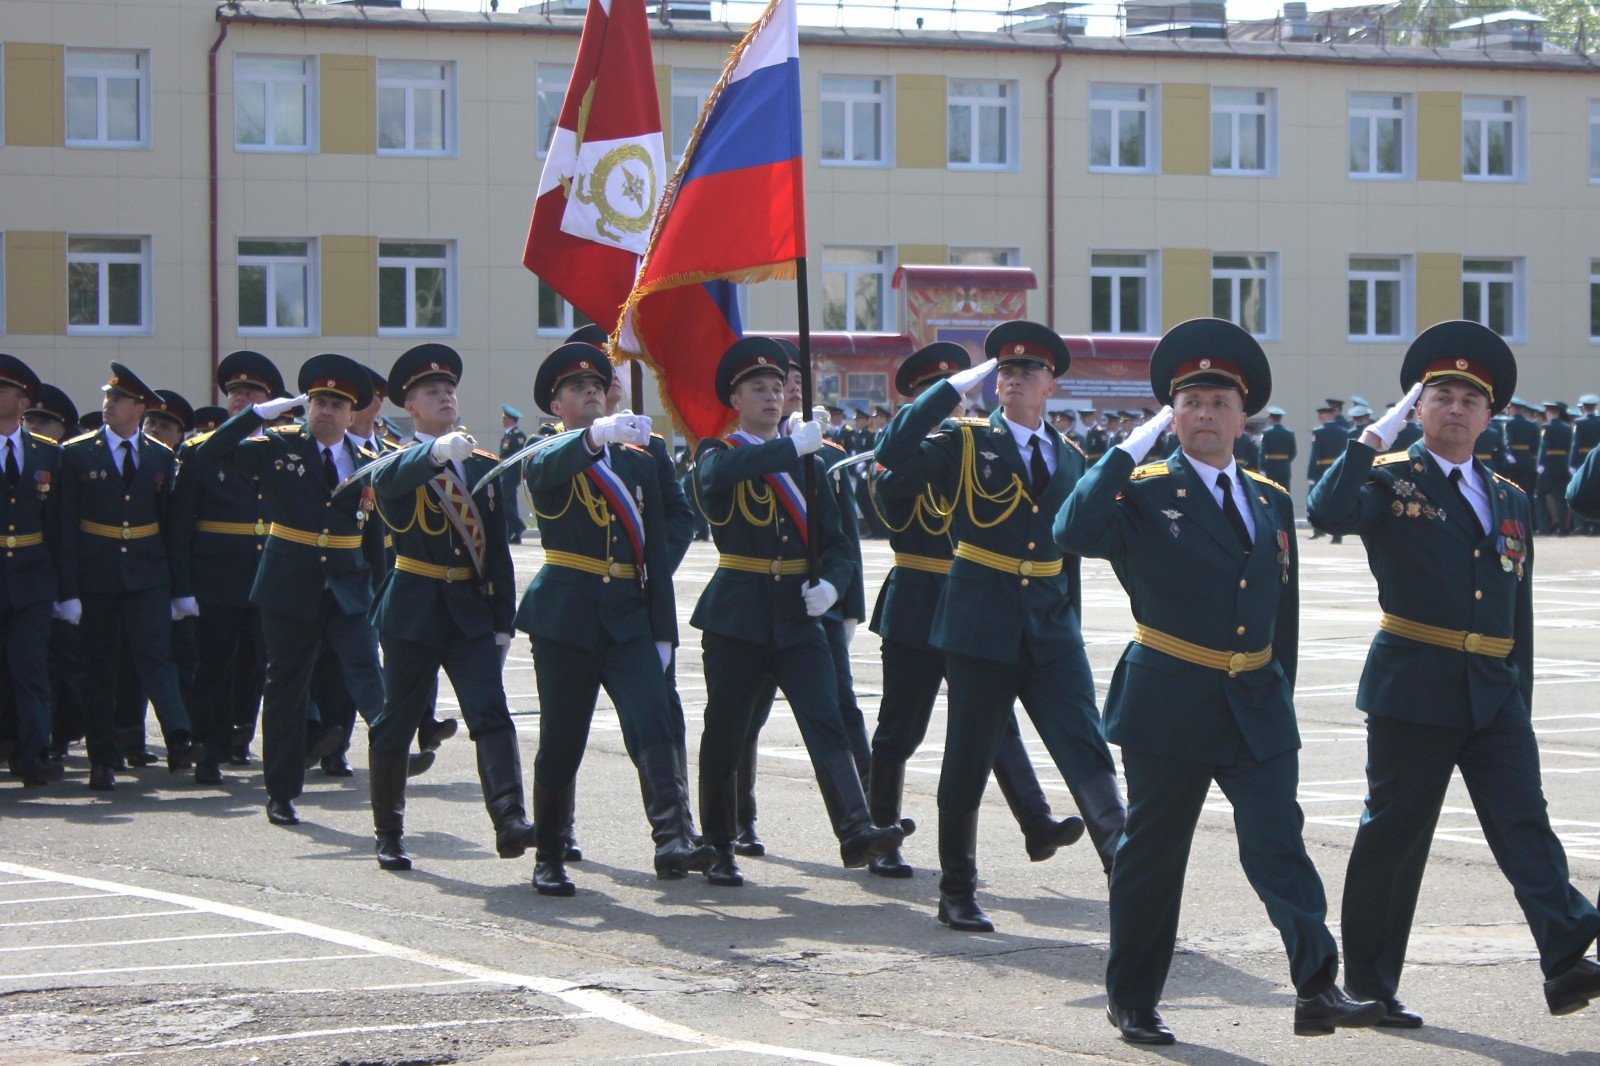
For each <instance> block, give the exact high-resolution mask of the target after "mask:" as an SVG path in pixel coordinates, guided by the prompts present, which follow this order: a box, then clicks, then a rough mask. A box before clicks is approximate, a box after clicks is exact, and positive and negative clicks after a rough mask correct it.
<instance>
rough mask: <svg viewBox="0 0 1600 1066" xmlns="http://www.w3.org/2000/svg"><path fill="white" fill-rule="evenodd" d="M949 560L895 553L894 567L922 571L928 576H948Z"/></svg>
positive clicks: (908, 553)
mask: <svg viewBox="0 0 1600 1066" xmlns="http://www.w3.org/2000/svg"><path fill="white" fill-rule="evenodd" d="M950 562H951V560H949V559H935V558H934V557H933V556H931V555H912V554H911V553H910V552H895V553H894V565H896V566H901V567H904V568H905V569H907V570H923V571H926V572H927V573H930V574H948V573H949V572H950Z"/></svg>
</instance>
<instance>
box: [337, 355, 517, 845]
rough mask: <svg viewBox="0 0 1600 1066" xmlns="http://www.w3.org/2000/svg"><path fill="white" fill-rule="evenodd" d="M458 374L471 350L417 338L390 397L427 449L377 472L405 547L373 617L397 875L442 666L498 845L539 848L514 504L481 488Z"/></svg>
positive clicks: (381, 763) (386, 808)
mask: <svg viewBox="0 0 1600 1066" xmlns="http://www.w3.org/2000/svg"><path fill="white" fill-rule="evenodd" d="M460 380H461V356H460V355H459V354H458V353H457V352H456V351H455V349H453V348H451V347H449V346H448V345H444V344H419V345H417V346H416V347H414V348H412V349H410V350H409V351H407V352H405V353H404V354H403V355H401V356H400V358H399V359H397V360H396V361H395V364H394V367H393V368H392V369H391V370H390V371H389V396H390V398H391V399H393V400H394V401H395V402H396V403H398V404H401V405H402V406H403V407H405V410H406V414H408V415H410V416H411V420H412V424H413V425H414V426H415V429H416V434H415V435H416V441H415V443H413V444H411V445H410V446H409V447H407V448H406V449H405V450H404V451H402V452H401V453H400V455H401V457H400V458H399V459H395V460H393V461H391V462H390V463H389V464H388V465H387V466H386V467H384V468H383V469H382V470H379V471H378V472H377V473H376V474H374V475H373V478H372V480H373V490H374V491H375V492H376V494H377V500H378V507H379V509H380V511H381V513H382V515H383V520H384V523H385V524H386V525H387V526H388V527H389V531H390V534H391V536H392V537H393V540H394V552H395V556H394V569H393V571H392V572H391V573H390V574H389V576H388V578H387V579H386V580H385V582H384V584H383V591H382V593H381V595H380V596H379V599H378V602H377V603H376V604H375V605H374V606H373V610H372V617H373V622H374V624H376V626H377V628H378V636H379V639H380V640H381V641H382V643H383V691H384V692H385V693H386V698H385V700H384V704H383V712H382V713H381V714H379V715H378V716H376V717H374V718H371V719H369V720H368V729H367V769H368V774H369V776H370V779H371V790H372V793H371V794H372V825H373V832H374V836H375V837H376V840H377V844H376V848H377V856H378V865H379V866H380V867H381V868H383V869H385V870H409V869H410V868H411V857H410V856H409V855H407V854H406V850H405V842H404V839H403V834H404V830H405V809H406V791H405V790H406V778H407V777H408V776H410V772H409V769H408V767H409V763H410V761H411V759H412V758H414V757H409V756H408V755H407V751H408V749H409V748H410V747H411V738H412V737H414V736H416V734H417V727H418V725H420V724H421V722H422V721H423V719H424V718H425V717H427V716H428V715H429V714H430V712H431V711H432V708H433V699H434V696H435V694H436V692H437V688H436V686H437V684H438V678H439V670H440V669H441V668H443V670H444V672H445V674H446V675H447V676H448V677H449V678H450V684H451V686H452V687H453V688H454V689H455V692H456V696H457V698H458V699H459V700H460V701H461V716H462V718H463V719H465V721H466V723H467V733H468V735H469V736H471V738H472V741H473V745H474V746H475V748H476V749H477V760H478V783H479V785H480V786H481V787H482V790H483V802H484V806H485V807H486V808H487V809H488V812H489V820H490V821H491V822H492V823H493V825H494V837H495V851H496V852H497V853H498V854H499V856H500V857H501V858H502V859H514V858H517V857H518V856H520V855H522V854H523V853H524V852H525V851H526V850H527V849H528V847H529V846H530V845H531V844H532V843H533V826H532V825H530V824H529V823H528V817H527V808H526V807H525V805H524V803H523V799H522V795H523V784H522V758H521V753H520V749H519V748H518V744H517V729H516V726H515V725H514V724H513V723H512V721H511V709H510V707H509V706H508V705H507V704H506V692H505V685H504V683H503V681H502V680H501V672H502V669H503V668H504V665H505V656H506V650H507V649H508V648H509V647H510V645H511V633H512V615H513V614H514V612H515V603H516V589H515V577H514V575H513V573H512V568H511V549H510V548H509V547H508V546H507V544H506V527H505V519H504V517H503V516H502V515H501V514H499V513H498V512H499V509H500V507H501V506H502V505H503V504H504V501H503V500H501V499H500V498H499V486H498V484H490V485H486V486H485V487H484V488H482V489H480V490H478V491H476V492H474V491H472V486H474V485H475V484H477V482H478V481H479V480H480V478H481V477H482V475H483V474H484V473H485V472H487V471H488V470H489V468H491V467H492V466H493V465H494V463H495V457H494V455H493V454H492V453H489V452H486V451H482V450H480V449H477V448H476V447H475V444H474V442H473V440H472V438H471V437H470V436H468V435H467V434H466V433H465V432H464V431H461V430H457V429H456V428H455V426H456V384H457V383H458V382H459V381H460ZM352 691H354V688H353V686H352ZM424 754H426V755H430V756H431V754H432V753H431V752H425V753H424Z"/></svg>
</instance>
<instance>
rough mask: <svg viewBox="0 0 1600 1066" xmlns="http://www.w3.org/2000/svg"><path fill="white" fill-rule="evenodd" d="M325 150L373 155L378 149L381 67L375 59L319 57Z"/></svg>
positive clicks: (323, 146) (368, 57) (369, 57)
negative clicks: (379, 78)
mask: <svg viewBox="0 0 1600 1066" xmlns="http://www.w3.org/2000/svg"><path fill="white" fill-rule="evenodd" d="M318 77H319V78H320V84H319V86H318V91H319V92H320V93H321V94H322V105H321V111H320V115H321V128H322V151H324V152H337V153H340V154H343V155H371V154H372V153H373V152H375V151H377V146H378V64H377V60H376V59H374V58H373V57H372V56H339V55H326V54H325V55H323V56H321V57H319V66H318Z"/></svg>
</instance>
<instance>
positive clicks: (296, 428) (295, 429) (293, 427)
mask: <svg viewBox="0 0 1600 1066" xmlns="http://www.w3.org/2000/svg"><path fill="white" fill-rule="evenodd" d="M304 428H305V427H304V426H302V425H300V423H298V422H293V423H290V424H289V425H287V426H273V427H272V428H271V429H269V430H267V432H268V433H278V434H284V433H299V432H300V431H301V430H302V429H304Z"/></svg>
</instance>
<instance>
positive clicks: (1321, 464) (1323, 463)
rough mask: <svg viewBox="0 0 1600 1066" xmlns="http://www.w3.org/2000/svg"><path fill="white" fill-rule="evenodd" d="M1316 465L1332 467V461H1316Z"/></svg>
mask: <svg viewBox="0 0 1600 1066" xmlns="http://www.w3.org/2000/svg"><path fill="white" fill-rule="evenodd" d="M1317 465H1318V466H1332V465H1333V460H1332V459H1318V460H1317Z"/></svg>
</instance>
